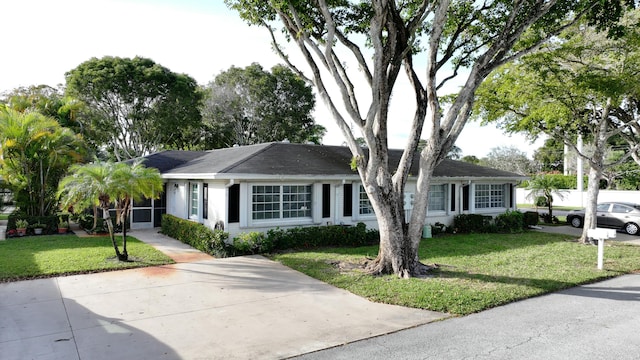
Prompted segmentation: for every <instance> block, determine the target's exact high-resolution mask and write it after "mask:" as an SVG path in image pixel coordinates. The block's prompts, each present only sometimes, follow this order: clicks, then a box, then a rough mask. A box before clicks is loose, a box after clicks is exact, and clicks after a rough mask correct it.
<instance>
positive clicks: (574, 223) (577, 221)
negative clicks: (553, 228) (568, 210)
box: [570, 216, 582, 228]
mask: <svg viewBox="0 0 640 360" xmlns="http://www.w3.org/2000/svg"><path fill="white" fill-rule="evenodd" d="M570 223H571V226H573V227H574V228H579V227H581V226H582V218H581V217H579V216H574V217H572V218H571V220H570Z"/></svg>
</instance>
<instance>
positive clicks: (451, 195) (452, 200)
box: [449, 184, 456, 211]
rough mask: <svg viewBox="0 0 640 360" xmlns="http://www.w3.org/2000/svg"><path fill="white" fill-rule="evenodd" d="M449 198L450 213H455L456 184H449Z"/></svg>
mask: <svg viewBox="0 0 640 360" xmlns="http://www.w3.org/2000/svg"><path fill="white" fill-rule="evenodd" d="M449 198H451V211H456V184H451V192H450V193H449Z"/></svg>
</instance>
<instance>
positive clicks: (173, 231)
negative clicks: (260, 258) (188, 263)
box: [161, 214, 233, 257]
mask: <svg viewBox="0 0 640 360" xmlns="http://www.w3.org/2000/svg"><path fill="white" fill-rule="evenodd" d="M161 226H162V229H161V232H162V233H163V234H164V235H167V236H170V237H172V238H174V239H176V240H180V241H182V242H183V243H185V244H188V245H190V246H192V247H194V248H196V249H198V250H200V251H202V252H204V253H207V254H211V255H213V256H216V257H227V256H229V254H230V253H231V254H232V253H233V247H232V246H230V245H228V244H227V243H226V242H225V241H226V240H227V239H228V238H229V234H228V233H226V232H224V231H222V230H217V229H216V230H212V229H210V228H208V227H206V226H204V225H202V224H199V223H196V222H193V221H190V220H185V219H180V218H178V217H176V216H173V215H169V214H164V215H163V216H162V225H161Z"/></svg>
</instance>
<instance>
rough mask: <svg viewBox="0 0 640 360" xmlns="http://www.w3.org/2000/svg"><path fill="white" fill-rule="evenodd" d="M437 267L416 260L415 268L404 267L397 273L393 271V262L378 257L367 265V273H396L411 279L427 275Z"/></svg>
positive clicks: (402, 277)
mask: <svg viewBox="0 0 640 360" xmlns="http://www.w3.org/2000/svg"><path fill="white" fill-rule="evenodd" d="M436 268H437V266H430V265H426V264H423V263H421V262H419V261H416V262H415V263H414V264H413V269H407V268H402V269H399V271H398V272H397V273H396V272H394V271H393V268H392V266H391V264H388V263H386V264H385V263H384V262H383V261H381V259H379V258H376V259H375V260H374V261H372V262H370V263H369V264H368V265H367V267H366V268H365V273H366V274H368V275H373V276H380V275H390V274H395V275H397V276H398V277H399V278H401V279H409V278H412V277H427V276H428V275H430V273H431V271H432V270H433V269H436Z"/></svg>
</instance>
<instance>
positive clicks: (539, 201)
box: [536, 196, 549, 207]
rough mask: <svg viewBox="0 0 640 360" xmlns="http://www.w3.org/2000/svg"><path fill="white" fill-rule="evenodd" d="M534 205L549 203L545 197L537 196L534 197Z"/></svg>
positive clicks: (546, 204) (543, 205)
mask: <svg viewBox="0 0 640 360" xmlns="http://www.w3.org/2000/svg"><path fill="white" fill-rule="evenodd" d="M536 206H538V207H547V206H549V203H548V202H547V198H546V197H544V196H538V197H537V198H536Z"/></svg>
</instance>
